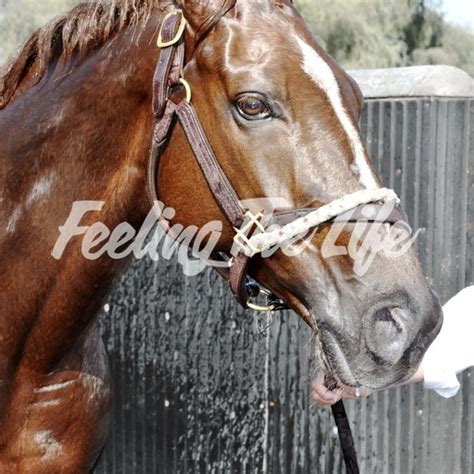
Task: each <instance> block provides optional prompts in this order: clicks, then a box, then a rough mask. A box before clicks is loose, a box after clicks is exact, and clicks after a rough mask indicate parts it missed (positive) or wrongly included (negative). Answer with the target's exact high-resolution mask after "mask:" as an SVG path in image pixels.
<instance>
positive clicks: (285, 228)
mask: <svg viewBox="0 0 474 474" xmlns="http://www.w3.org/2000/svg"><path fill="white" fill-rule="evenodd" d="M185 29H186V19H185V17H184V15H183V13H182V11H181V10H174V11H172V12H171V13H169V14H168V15H167V16H166V17H165V18H164V20H163V22H162V25H161V30H160V33H159V37H158V46H159V48H160V49H161V53H160V57H159V61H158V64H157V66H156V70H155V75H154V79H153V114H154V117H155V129H154V133H153V145H152V151H151V155H150V162H149V170H148V192H149V195H150V199H151V201H152V203H154V202H155V201H157V200H158V192H157V172H158V167H159V161H160V156H161V153H162V151H163V149H164V147H165V145H166V143H167V141H168V139H169V137H170V135H171V133H172V127H173V124H174V122H175V118H177V119H178V121H179V123H180V125H181V127H182V129H183V131H184V133H185V135H186V137H187V140H188V142H189V145H190V146H191V149H192V151H193V153H194V156H195V158H196V161H197V163H198V164H199V166H200V168H201V170H202V173H203V175H204V177H205V179H206V181H207V184H208V186H209V189H210V191H211V192H212V194H213V196H214V199H215V201H216V203H217V204H218V205H219V208H220V209H221V211H222V212H223V214H224V215H225V216H226V218H227V220H228V222H229V223H230V224H231V226H232V227H233V228H234V229H235V230H236V236H235V238H234V241H235V242H236V243H237V244H238V246H239V251H238V252H237V254H236V255H234V256H233V257H232V258H229V259H228V260H227V261H228V266H227V267H226V268H217V267H214V268H215V270H217V271H218V272H219V273H220V274H221V276H222V277H224V278H225V280H227V282H228V283H229V285H230V288H231V289H232V292H233V294H234V296H235V297H236V298H237V300H238V301H239V302H240V304H241V305H242V306H244V307H245V308H251V309H254V310H279V309H286V308H287V307H288V306H287V305H286V303H285V302H284V301H282V300H281V299H279V298H278V297H277V296H276V295H274V294H273V293H271V292H270V291H268V290H265V289H262V288H261V287H260V285H259V284H258V283H257V282H255V281H254V280H253V279H251V278H250V277H249V276H248V269H249V265H250V262H251V260H252V258H253V257H254V256H255V255H257V254H259V253H261V252H262V251H263V250H265V249H268V248H269V247H271V246H272V245H276V244H279V243H281V242H283V241H287V240H288V239H290V238H293V237H295V236H298V235H304V233H305V231H308V230H310V229H312V228H315V227H317V226H319V225H322V224H332V223H334V222H338V221H342V222H360V221H361V220H362V221H363V220H365V221H367V222H378V223H388V224H402V225H403V226H404V227H405V228H406V230H408V231H409V232H411V229H410V227H409V225H408V223H407V217H406V215H405V213H404V212H403V211H402V210H401V209H400V208H399V207H397V205H398V204H399V199H398V197H397V196H396V194H395V193H394V192H393V191H392V190H389V189H385V188H381V189H365V190H362V191H358V192H356V193H353V194H348V195H346V196H344V197H342V198H340V199H337V200H335V201H333V202H331V203H329V204H327V205H325V206H322V207H320V208H318V209H293V210H285V211H282V212H276V213H274V214H273V216H272V217H271V219H270V222H269V223H267V224H270V225H272V224H278V226H279V229H278V230H274V231H272V232H266V230H265V227H263V225H262V223H261V220H262V218H263V215H262V214H258V215H254V214H252V213H251V212H250V211H249V210H247V209H244V208H243V207H242V206H241V205H240V202H239V197H238V195H237V193H236V191H235V189H234V187H233V186H232V184H231V183H230V182H229V180H228V179H227V176H226V175H225V173H224V171H223V170H222V168H221V166H220V164H219V162H218V161H217V159H216V156H215V154H214V152H213V151H212V148H211V145H210V144H209V141H208V139H207V137H206V134H205V132H204V130H203V128H202V125H201V123H200V121H199V119H198V117H197V114H196V110H195V109H194V107H193V106H192V105H191V87H190V86H189V84H188V82H187V81H186V80H185V79H184V78H183V69H184V63H185V42H184V34H185ZM177 87H183V88H184V89H185V92H186V97H185V98H184V99H182V100H181V101H180V102H178V103H176V102H174V101H173V100H171V95H172V91H173V90H174V89H175V88H177ZM384 203H390V204H393V208H392V209H391V211H390V213H389V215H387V216H385V217H383V218H377V217H373V218H368V217H367V216H364V212H363V210H364V209H363V208H364V206H366V205H367V204H371V206H370V207H371V208H372V211H373V213H372V215H374V216H377V214H378V212H377V210H380V209H381V208H382V206H383V205H384ZM347 213H350V218H348V219H346V216H347ZM242 226H243V227H242ZM252 228H253V229H256V230H259V231H260V233H257V234H256V235H253V236H252V237H251V238H250V239H249V238H247V237H246V235H245V232H243V230H245V231H248V230H250V229H252ZM213 258H215V259H216V260H218V259H222V256H221V255H214V256H213ZM261 294H263V295H265V296H266V297H267V299H268V304H267V306H263V307H262V306H258V305H256V304H254V303H252V302H251V301H250V299H251V298H256V297H258V296H259V295H261Z"/></svg>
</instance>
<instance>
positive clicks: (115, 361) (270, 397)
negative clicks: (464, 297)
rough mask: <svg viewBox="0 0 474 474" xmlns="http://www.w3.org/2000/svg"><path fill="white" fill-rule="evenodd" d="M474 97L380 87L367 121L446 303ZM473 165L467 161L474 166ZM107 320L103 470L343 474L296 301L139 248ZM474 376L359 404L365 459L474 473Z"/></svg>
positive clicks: (357, 429) (461, 245) (468, 252)
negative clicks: (246, 291) (250, 298)
mask: <svg viewBox="0 0 474 474" xmlns="http://www.w3.org/2000/svg"><path fill="white" fill-rule="evenodd" d="M473 124H474V106H473V102H472V101H466V100H454V99H451V100H442V99H439V100H438V99H437V100H431V99H418V100H415V99H412V100H397V101H389V100H386V101H369V102H368V103H367V104H366V110H365V114H364V117H363V120H362V128H363V131H364V134H365V136H366V137H367V143H368V148H369V151H370V153H371V154H372V156H373V159H374V162H375V164H376V167H377V168H378V170H379V171H380V172H381V174H382V175H383V177H384V181H385V184H386V185H387V186H388V187H394V188H395V190H396V191H397V192H398V193H399V195H400V196H401V198H402V201H403V204H404V208H405V210H406V211H407V212H408V214H409V217H410V221H411V223H412V225H413V227H414V228H415V229H416V228H422V229H424V230H423V231H422V233H421V235H420V237H419V239H418V247H419V252H420V256H421V259H422V261H423V264H424V266H425V268H426V269H427V272H428V274H429V276H430V278H431V279H432V281H433V282H434V286H435V288H436V290H437V291H438V292H439V294H440V295H441V298H442V300H443V301H445V300H446V299H447V298H448V297H450V296H451V295H453V294H455V293H456V292H457V290H459V289H460V288H463V287H464V286H467V285H468V284H472V283H473V282H474V275H473V261H472V260H473V246H472V243H473V239H474V229H473V225H474V224H473V219H472V216H473V215H474V182H473V179H474V178H473V176H474V153H473V151H474V146H473V145H474V136H473V135H474V127H473ZM469 172H470V174H469ZM109 305H110V307H109V308H107V309H109V311H108V312H105V311H104V315H103V317H102V320H101V325H102V328H103V334H104V339H105V341H106V346H107V349H108V351H109V354H110V360H111V366H112V372H113V377H114V384H115V387H114V394H115V402H114V403H115V405H114V413H113V421H112V426H111V432H110V439H109V443H108V445H107V448H106V450H105V453H104V456H103V458H102V460H101V462H100V464H99V466H98V468H97V471H96V472H98V473H127V474H129V473H130V474H133V473H174V472H180V473H194V472H226V473H227V472H245V473H246V472H252V473H255V472H272V473H280V472H281V473H300V472H301V473H315V472H320V473H339V472H344V469H343V467H342V466H341V458H340V452H339V445H338V442H337V435H336V433H335V431H334V428H333V426H334V425H333V421H332V419H331V417H330V411H329V410H325V409H318V408H316V407H314V406H312V405H311V403H310V401H309V383H310V380H311V378H312V376H313V375H314V371H315V367H314V362H313V359H314V357H313V352H314V347H313V346H314V342H313V340H312V336H311V334H310V332H309V330H308V329H307V328H306V326H305V325H304V323H302V322H300V321H299V319H298V318H297V317H296V316H295V315H294V314H291V313H289V312H285V313H282V314H275V315H264V316H262V315H260V314H257V313H252V312H247V313H246V312H244V311H243V310H241V309H240V308H239V307H238V305H237V304H236V303H234V301H233V298H232V296H231V295H230V292H229V290H228V289H227V288H226V287H225V286H224V285H223V283H222V282H221V281H220V280H219V277H218V276H217V275H214V274H212V273H210V272H208V271H207V272H205V273H203V274H201V275H200V276H198V277H193V278H185V277H184V276H183V272H182V268H181V267H180V266H179V265H178V264H177V263H169V262H165V261H162V262H158V263H154V262H151V261H146V260H143V261H140V262H135V263H134V264H133V265H132V267H131V268H130V269H129V271H128V272H127V273H126V274H125V275H124V276H123V277H122V278H121V280H120V281H119V282H118V283H117V284H116V285H115V288H114V290H113V293H112V295H111V297H110V300H109ZM472 393H474V383H473V382H472V380H471V377H470V374H469V373H465V374H464V376H463V388H462V392H461V393H460V394H458V396H457V397H455V398H454V399H451V400H448V401H446V400H443V399H441V398H439V397H437V396H436V395H434V394H432V393H429V392H428V391H424V390H423V389H422V388H421V387H404V388H401V389H397V390H391V391H387V392H384V393H380V394H378V395H377V396H373V397H370V398H367V399H361V400H357V401H355V402H349V403H347V408H348V411H349V413H350V418H351V422H352V425H353V429H354V436H355V439H356V445H357V450H358V453H359V459H360V463H361V471H362V472H364V473H379V472H394V473H412V472H413V473H421V472H426V473H451V472H462V473H470V472H473V436H472V432H473V419H474V415H473V408H474V395H470V394H472Z"/></svg>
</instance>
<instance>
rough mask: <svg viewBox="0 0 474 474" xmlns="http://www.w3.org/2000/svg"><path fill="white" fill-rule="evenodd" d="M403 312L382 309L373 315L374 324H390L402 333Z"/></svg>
mask: <svg viewBox="0 0 474 474" xmlns="http://www.w3.org/2000/svg"><path fill="white" fill-rule="evenodd" d="M400 313H403V310H402V309H401V308H382V309H379V310H378V311H376V313H375V315H374V320H375V323H377V322H379V321H380V322H384V323H391V324H393V325H394V326H395V328H396V329H397V330H398V331H400V332H402V331H403V318H402V314H400Z"/></svg>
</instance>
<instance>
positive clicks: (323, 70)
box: [296, 36, 380, 189]
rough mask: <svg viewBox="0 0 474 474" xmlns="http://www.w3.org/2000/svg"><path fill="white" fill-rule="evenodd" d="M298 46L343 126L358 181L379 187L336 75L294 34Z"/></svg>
mask: <svg viewBox="0 0 474 474" xmlns="http://www.w3.org/2000/svg"><path fill="white" fill-rule="evenodd" d="M296 40H297V42H298V45H299V47H300V48H301V52H302V54H303V69H304V71H305V72H306V74H308V75H309V76H310V77H311V79H312V80H313V81H314V82H315V83H316V84H317V85H318V86H319V87H320V88H321V89H322V90H323V91H324V92H325V93H326V94H327V96H328V99H329V101H330V102H331V105H332V107H333V108H334V111H335V112H336V115H337V118H338V119H339V122H340V123H341V125H342V127H343V128H344V130H345V132H346V133H347V136H348V137H349V142H350V144H351V146H352V149H353V151H354V164H355V165H356V167H357V168H358V170H359V173H360V182H361V184H362V185H363V186H365V187H366V188H368V189H375V188H379V187H380V186H379V185H378V184H377V180H376V178H375V176H374V173H373V172H372V169H371V168H370V165H369V163H368V161H367V155H366V153H365V151H364V146H363V145H362V141H361V138H360V133H359V131H358V130H357V128H356V127H355V126H354V124H353V122H352V120H351V118H350V116H349V114H348V113H347V110H346V109H345V108H344V105H343V103H342V96H341V91H340V89H339V85H338V83H337V80H336V77H335V76H334V73H333V72H332V69H331V68H330V67H329V65H328V64H327V63H326V62H325V61H324V60H323V59H322V58H321V56H319V54H318V53H317V52H316V51H315V50H314V48H312V47H311V46H309V44H307V43H306V42H305V41H303V40H302V39H301V38H299V37H298V36H296ZM354 168H355V167H354Z"/></svg>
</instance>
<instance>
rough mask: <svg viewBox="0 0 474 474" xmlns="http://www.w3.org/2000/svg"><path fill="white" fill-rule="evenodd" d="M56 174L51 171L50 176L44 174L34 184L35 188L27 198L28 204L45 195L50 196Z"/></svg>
mask: <svg viewBox="0 0 474 474" xmlns="http://www.w3.org/2000/svg"><path fill="white" fill-rule="evenodd" d="M54 178H55V175H54V173H51V174H50V175H49V176H43V177H42V178H40V179H39V180H38V181H36V183H35V184H34V185H33V188H32V189H31V191H30V194H28V197H27V198H26V205H27V206H30V205H31V204H33V203H34V202H35V201H39V200H40V199H42V198H44V197H48V196H49V195H50V194H51V189H52V186H53V181H54Z"/></svg>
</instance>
